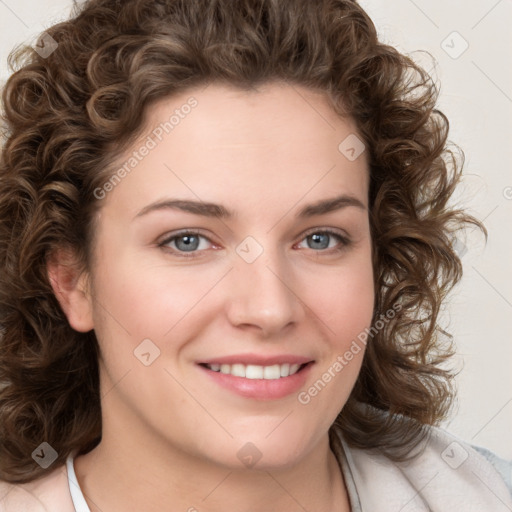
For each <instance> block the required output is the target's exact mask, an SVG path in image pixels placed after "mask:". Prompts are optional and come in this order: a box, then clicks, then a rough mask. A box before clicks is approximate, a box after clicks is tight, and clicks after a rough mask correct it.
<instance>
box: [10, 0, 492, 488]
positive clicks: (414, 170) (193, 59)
mask: <svg viewBox="0 0 512 512" xmlns="http://www.w3.org/2000/svg"><path fill="white" fill-rule="evenodd" d="M46 34H47V36H46V37H48V35H49V36H51V38H53V39H54V40H55V41H56V42H57V43H58V47H57V49H55V51H53V53H51V55H49V56H48V55H40V53H41V52H39V53H38V52H37V51H35V50H34V49H33V48H31V47H22V48H21V49H18V50H17V51H16V52H13V53H12V54H11V56H10V65H11V68H12V69H13V71H14V72H13V74H12V75H11V77H10V78H9V80H8V81H7V83H6V85H5V87H4V90H3V95H2V101H3V109H4V114H3V121H4V145H3V149H2V155H1V161H0V325H1V327H2V328H1V330H0V383H1V384H0V386H1V389H0V478H1V479H3V480H6V481H9V482H13V483H23V482H27V481H30V480H33V479H36V478H38V477H40V476H42V475H43V473H44V472H45V470H44V469H42V468H41V467H40V466H39V465H37V464H36V463H35V462H34V460H33V459H32V457H31V453H32V452H33V450H34V449H35V448H36V447H37V446H38V445H39V444H40V442H41V441H42V440H45V441H47V442H48V443H49V444H50V445H51V446H52V447H53V448H54V449H55V450H56V451H57V453H58V459H57V463H63V462H64V461H65V459H66V457H67V456H68V455H69V454H70V453H71V452H72V451H75V450H77V451H78V454H83V453H87V452H88V451H90V450H92V449H93V448H94V447H95V446H96V445H97V444H98V443H99V441H100V440H101V430H102V426H101V400H100V395H99V373H98V357H99V345H98V341H97V339H96V336H95V334H94V332H93V331H91V332H89V333H80V332H76V331H74V330H73V329H72V328H71V327H70V325H69V323H68V322H67V319H66V316H65V314H64V313H63V311H62V309H61V307H60V305H59V302H58V301H57V299H56V297H55V295H54V293H53V290H52V288H51V285H50V282H49V278H48V275H47V261H48V258H49V257H50V256H51V254H52V253H53V251H55V250H56V248H58V247H69V248H72V249H73V250H74V251H75V253H76V254H77V255H78V256H79V258H80V264H81V268H83V269H84V270H87V269H88V268H90V267H89V265H90V263H91V261H92V260H91V255H92V244H93V241H94V225H93V223H92V219H93V216H94V213H95V212H97V210H98V208H99V207H100V201H98V200H97V199H96V197H95V195H94V191H95V190H96V189H97V188H98V187H99V186H101V184H102V183H104V182H105V179H106V177H108V176H109V174H110V175H111V173H112V163H113V162H114V161H115V158H116V157H117V156H118V155H119V154H121V152H122V151H123V150H124V149H125V148H126V147H127V146H128V144H129V143H130V142H131V141H133V140H134V139H135V138H136V137H137V136H138V135H139V132H140V130H141V127H142V125H143V116H144V112H145V110H146V109H147V107H148V106H149V105H150V104H151V103H152V102H154V101H156V100H159V99H162V98H164V97H167V96H169V95H171V94H173V93H176V92H179V91H183V90H186V89H188V88H191V87H192V86H195V85H200V84H203V83H204V84H206V83H210V82H212V81H223V82H227V83H229V84H232V85H235V86H238V87H241V88H247V87H254V86H255V85H257V84H261V83H265V82H268V81H270V80H274V79H279V80H284V81H286V82H288V83H290V84H298V85H302V86H306V87H310V88H313V89H315V90H320V91H322V92H324V93H325V94H326V96H327V97H328V98H329V100H330V102H331V105H332V108H333V109H334V110H335V111H336V112H338V113H339V114H340V115H348V116H350V117H351V118H353V119H354V120H355V122H356V123H357V127H358V130H359V135H360V137H361V138H362V139H363V141H364V143H365V144H366V148H367V151H368V162H369V170H370V190H369V205H370V208H369V216H370V226H371V234H372V244H373V255H374V260H373V267H374V276H375V277H374V279H375V290H376V296H375V311H374V318H373V321H374V322H375V321H377V319H379V318H380V317H381V315H382V314H384V313H385V312H386V311H388V310H390V309H391V308H393V305H396V304H399V305H400V306H401V307H400V308H394V310H395V311H396V315H395V316H394V318H392V319H391V320H389V321H388V322H385V325H384V327H383V328H382V329H379V330H378V331H377V332H376V333H375V334H374V335H373V336H372V337H371V339H370V340H369V343H368V346H367V350H366V354H365V357H364V361H363V365H362V369H361V372H360V375H359V377H358V380H357V382H356V385H355V387H354V389H353V391H352V394H351V396H350V398H349V400H348V402H347V403H346V405H345V406H344V408H343V410H342V411H341V412H340V414H339V416H338V418H337V420H336V424H337V425H339V427H340V428H341V429H342V431H343V433H344V436H345V439H346V440H347V442H348V443H349V444H350V445H352V446H355V447H360V448H379V449H381V450H383V451H384V452H385V453H386V454H387V455H388V456H390V457H392V458H394V459H395V460H403V459H404V458H406V457H407V455H408V454H409V453H410V452H411V449H412V448H414V447H416V446H417V445H418V443H419V442H420V441H421V440H422V439H424V438H425V435H426V433H427V431H428V428H427V427H428V425H435V424H439V422H440V421H441V420H442V419H444V418H445V417H446V415H447V413H448V411H449V409H450V405H451V402H452V398H453V395H454V389H453V376H454V373H453V371H452V370H449V369H447V368H446V365H444V364H442V363H443V362H445V361H446V360H447V359H448V358H449V357H450V356H451V355H452V354H453V343H452V336H450V335H449V334H448V333H446V332H445V331H444V330H443V329H441V327H440V326H439V321H438V313H439V312H440V306H441V304H442V303H443V301H444V299H445V297H446V295H447V293H448V292H449V291H450V290H451V289H452V288H453V286H454V285H455V284H456V283H457V282H458V281H459V280H460V278H461V275H462V266H461V262H460V259H459V257H458V255H457V253H456V251H455V249H454V244H453V240H454V237H455V233H456V232H458V231H459V230H462V229H464V228H466V227H467V226H468V225H469V224H473V225H474V226H477V227H479V228H480V229H482V230H483V232H484V233H485V234H486V231H485V228H484V227H483V225H482V224H481V223H480V222H479V221H478V220H477V219H475V218H474V217H472V216H471V215H469V214H468V213H467V212H465V211H464V210H462V209H454V208H452V207H450V205H449V200H450V198H451V196H452V193H453V191H454V189H455V187H456V186H457V183H458V182H459V180H460V177H461V172H462V164H463V156H464V155H463V152H462V151H460V152H459V153H458V154H459V156H462V161H460V162H459V161H458V159H457V155H456V154H454V152H453V151H452V150H451V149H449V144H448V143H447V136H448V128H449V123H448V120H447V118H446V116H445V115H444V114H443V113H442V112H440V111H439V110H438V109H436V108H435V105H436V101H437V96H438V88H437V86H436V85H435V83H434V82H433V80H432V78H431V76H430V75H429V74H428V73H427V72H425V70H424V69H422V68H421V67H419V66H418V65H417V64H416V63H415V62H414V61H413V60H412V59H411V58H410V57H408V56H405V55H403V54H401V53H399V52H398V51H397V50H396V49H395V48H393V47H391V46H389V45H386V44H382V43H381V42H379V40H378V38H377V33H376V29H375V26H374V24H373V23H372V21H371V20H370V18H369V17H368V15H367V14H366V13H365V12H364V10H363V9H362V8H361V7H360V6H359V5H358V4H357V3H356V2H355V1H353V0H287V1H286V2H282V1H280V0H236V1H233V0H89V1H87V2H85V3H84V4H83V5H82V6H81V7H79V8H78V7H75V12H74V13H73V17H72V18H71V19H70V20H68V21H65V22H62V23H59V24H57V25H54V26H52V27H51V28H49V29H48V30H47V31H46ZM16 69H17V70H16Z"/></svg>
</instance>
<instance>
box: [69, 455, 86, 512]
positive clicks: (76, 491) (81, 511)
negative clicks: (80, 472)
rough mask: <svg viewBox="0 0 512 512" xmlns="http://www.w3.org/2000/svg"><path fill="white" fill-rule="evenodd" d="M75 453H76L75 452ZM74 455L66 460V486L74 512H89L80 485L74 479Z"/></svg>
mask: <svg viewBox="0 0 512 512" xmlns="http://www.w3.org/2000/svg"><path fill="white" fill-rule="evenodd" d="M75 453H76V452H75ZM74 458H75V457H74V454H71V455H70V456H69V457H68V458H67V460H66V469H67V472H68V485H69V492H70V493H71V499H72V500H73V506H74V507H75V512H91V510H90V509H89V506H88V505H87V502H86V501H85V498H84V495H83V493H82V489H80V484H79V483H78V480H77V479H76V474H75V467H74V466H73V459H74Z"/></svg>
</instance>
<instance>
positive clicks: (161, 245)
mask: <svg viewBox="0 0 512 512" xmlns="http://www.w3.org/2000/svg"><path fill="white" fill-rule="evenodd" d="M315 234H322V235H325V234H327V235H331V236H334V237H336V238H338V240H339V241H340V242H341V243H340V244H339V245H337V246H336V247H331V248H330V249H320V250H317V251H316V250H314V249H310V250H312V251H314V252H318V253H325V254H333V253H340V252H341V251H343V250H344V249H346V248H347V247H348V246H349V245H350V244H351V240H350V239H349V238H348V237H346V236H344V235H342V234H340V233H339V232H338V231H336V230H334V229H330V228H324V229H317V228H315V229H313V230H310V231H308V232H306V233H305V234H304V236H303V237H302V239H301V240H300V241H301V242H302V241H303V240H305V239H306V238H308V237H309V236H311V235H315ZM190 235H192V236H196V237H201V238H204V239H205V240H208V241H209V242H210V243H213V242H212V241H211V240H210V239H209V238H208V237H207V236H205V235H203V234H202V233H201V232H200V231H195V230H187V231H181V232H179V233H175V234H173V235H172V236H170V237H168V238H166V239H165V240H163V241H162V242H160V243H158V247H159V248H161V249H163V250H164V251H166V252H171V253H172V254H175V255H176V256H178V257H183V258H197V257H199V254H200V253H201V252H203V251H199V250H196V251H191V252H189V253H187V252H185V251H179V250H177V249H171V248H169V247H166V246H167V245H168V244H170V243H171V242H173V241H174V240H176V239H178V238H182V237H185V236H190Z"/></svg>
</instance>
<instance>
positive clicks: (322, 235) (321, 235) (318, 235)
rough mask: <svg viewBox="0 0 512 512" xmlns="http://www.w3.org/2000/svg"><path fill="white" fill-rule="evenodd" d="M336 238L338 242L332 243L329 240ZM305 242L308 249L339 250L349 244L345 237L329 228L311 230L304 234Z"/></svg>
mask: <svg viewBox="0 0 512 512" xmlns="http://www.w3.org/2000/svg"><path fill="white" fill-rule="evenodd" d="M336 239H337V240H338V244H334V245H332V244H331V242H333V240H334V241H335V240H336ZM304 240H306V242H307V248H308V249H314V250H320V251H325V250H326V249H333V248H334V249H336V250H341V249H343V248H344V247H346V246H347V245H349V243H350V241H349V239H348V238H347V237H345V236H342V235H341V234H340V233H338V232H337V231H333V230H330V229H324V230H322V231H313V232H311V233H310V234H308V235H306V237H305V238H304Z"/></svg>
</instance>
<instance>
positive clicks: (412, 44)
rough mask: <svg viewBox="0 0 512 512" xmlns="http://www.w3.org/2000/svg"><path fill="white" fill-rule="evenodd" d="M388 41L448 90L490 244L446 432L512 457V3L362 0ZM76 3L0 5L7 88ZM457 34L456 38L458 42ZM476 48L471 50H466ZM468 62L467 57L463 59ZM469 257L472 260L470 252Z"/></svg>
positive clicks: (470, 189) (474, 286)
mask: <svg viewBox="0 0 512 512" xmlns="http://www.w3.org/2000/svg"><path fill="white" fill-rule="evenodd" d="M360 4H361V5H362V6H363V8H365V9H366V10H367V12H368V14H369V15H370V17H371V18H372V19H373V21H374V23H375V25H376V26H377V30H378V32H379V35H380V37H381V39H382V40H384V41H385V42H387V43H388V44H391V45H393V46H395V47H397V48H398V49H399V50H400V51H402V52H404V53H406V54H408V55H410V56H411V57H413V58H414V59H415V60H417V61H418V62H419V63H421V64H423V65H424V66H425V67H426V68H427V70H429V71H430V70H431V69H432V67H433V64H434V63H433V61H432V60H430V58H429V57H428V56H427V55H426V54H425V53H422V50H426V51H428V52H430V53H431V54H432V56H433V57H434V58H435V61H437V64H436V67H435V70H434V71H433V74H434V76H435V77H436V81H437V82H438V84H440V87H441V95H440V100H439V108H440V110H442V111H443V112H444V113H445V114H446V115H447V116H448V119H449V120H450V127H451V129H450V135H449V139H450V141H453V142H454V143H456V144H457V145H459V146H460V147H461V148H462V149H463V150H464V153H465V156H466V162H465V165H464V169H465V174H466V178H465V180H464V186H463V188H462V189H461V193H462V197H463V201H464V202H463V203H462V204H463V205H464V206H466V207H468V208H469V210H470V212H471V213H473V214H474V215H475V216H476V217H477V218H479V219H481V220H484V219H485V225H486V227H487V229H488V231H489V240H488V243H487V245H484V241H483V238H482V236H480V235H478V236H476V234H475V233H476V232H470V233H469V234H468V238H467V239H466V240H461V244H464V245H460V248H461V252H460V254H461V255H462V254H463V257H462V261H463V264H464V278H463V281H462V283H461V284H459V285H458V286H457V288H456V289H455V290H454V291H453V292H452V295H451V297H450V301H449V306H448V309H447V312H446V314H445V316H444V318H445V320H446V321H447V322H448V321H449V326H448V330H449V331H450V332H451V333H452V334H453V335H454V337H455V342H456V345H457V348H458V356H457V360H456V361H455V363H456V365H457V366H458V367H459V368H461V372H460V374H459V376H458V377H457V387H458V390H459V393H458V400H457V406H456V408H455V409H454V411H453V413H452V417H451V419H450V421H447V422H446V423H445V424H444V427H445V428H447V429H448V430H449V431H451V432H452V433H454V434H455V435H458V436H459V437H461V438H463V439H465V440H467V441H469V442H472V443H474V444H478V445H481V446H486V447H488V448H489V449H491V450H493V451H495V452H496V453H497V454H499V455H501V456H502V457H506V458H510V459H512V442H511V438H512V434H511V433H512V336H511V335H512V264H511V261H510V260H511V258H510V255H511V254H512V236H511V231H512V230H511V225H512V171H511V163H512V115H511V114H512V30H511V29H510V26H511V25H512V0H478V1H477V0H472V1H463V0H457V1H453V0H449V1H447V0H393V2H390V1H389V0H361V1H360ZM71 5H72V2H71V1H70V0H0V81H1V82H2V83H3V82H4V81H5V80H6V78H7V77H8V74H9V71H8V69H7V61H6V59H7V55H8V53H9V52H10V50H11V49H12V48H13V47H14V46H15V45H17V44H19V43H22V42H29V43H32V42H34V40H35V38H36V36H37V34H39V33H40V32H42V31H43V30H44V29H45V28H47V27H48V26H50V25H52V24H54V23H56V22H58V21H60V20H62V19H64V18H66V17H67V16H68V15H69V13H70V9H71ZM454 32H457V34H454ZM466 45H468V48H467V49H466V50H465V51H464V52H462V50H463V49H464V48H465V46H466ZM459 54H460V55H459ZM466 251H467V252H466Z"/></svg>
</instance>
